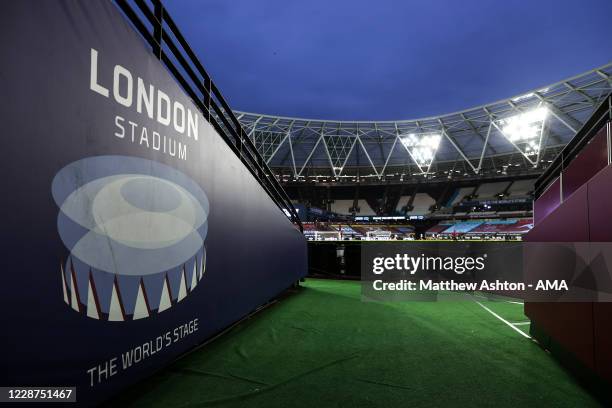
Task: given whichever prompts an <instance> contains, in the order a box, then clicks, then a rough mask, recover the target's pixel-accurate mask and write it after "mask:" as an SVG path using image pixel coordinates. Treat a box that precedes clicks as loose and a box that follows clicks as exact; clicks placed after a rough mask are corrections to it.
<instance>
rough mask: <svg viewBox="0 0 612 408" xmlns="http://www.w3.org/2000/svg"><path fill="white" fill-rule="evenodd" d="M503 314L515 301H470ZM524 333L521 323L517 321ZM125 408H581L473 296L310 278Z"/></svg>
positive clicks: (556, 373) (574, 389)
mask: <svg viewBox="0 0 612 408" xmlns="http://www.w3.org/2000/svg"><path fill="white" fill-rule="evenodd" d="M478 301H480V302H481V303H482V304H483V305H485V306H487V307H488V308H489V309H491V310H492V311H494V312H495V313H496V314H498V315H499V316H500V317H502V318H504V319H505V320H507V321H509V322H511V323H515V322H525V321H526V320H527V319H526V317H525V316H524V315H523V306H522V305H520V304H513V303H507V302H503V301H496V302H495V301H488V300H487V299H483V298H480V299H478ZM517 327H520V328H521V330H522V331H524V332H528V328H529V326H528V325H524V326H517ZM109 405H112V406H118V405H121V406H133V407H198V406H200V407H209V406H218V407H349V408H358V407H481V406H482V407H496V408H501V407H549V406H551V407H552V406H554V407H588V406H598V403H597V402H596V401H595V400H594V399H593V398H592V397H591V396H590V395H589V394H587V393H586V392H585V391H584V390H582V389H581V388H580V387H579V386H578V385H577V384H576V382H575V381H574V380H573V379H572V377H571V376H570V375H569V374H567V373H566V372H565V371H564V370H563V369H562V368H561V367H560V366H559V365H558V364H557V363H556V362H555V361H554V360H553V359H552V358H551V357H550V355H548V354H547V353H546V352H545V351H543V350H542V349H541V348H540V347H538V345H537V344H536V343H534V342H533V341H532V340H530V339H528V338H525V337H523V336H522V335H521V334H519V333H517V332H516V331H514V330H513V329H512V328H510V327H509V326H508V325H506V324H505V323H504V322H502V321H501V320H499V319H498V318H496V317H494V316H493V315H492V314H491V313H490V312H488V311H487V310H485V309H484V308H483V307H481V306H480V305H479V304H478V303H476V302H473V301H461V302H405V303H401V302H392V303H375V302H362V301H361V292H360V283H359V282H350V281H333V280H308V281H307V282H306V283H304V284H303V286H302V288H301V289H300V290H299V291H298V293H295V294H293V295H291V296H289V297H286V298H284V299H282V300H281V301H280V302H279V303H278V304H276V305H274V306H273V307H271V308H269V309H268V310H266V311H264V312H262V313H260V314H258V315H256V316H255V317H253V318H252V319H250V320H248V321H246V322H244V323H242V324H241V325H239V326H237V327H236V328H235V329H233V330H232V331H231V332H229V333H227V334H226V335H224V336H222V337H221V338H219V339H218V340H216V341H214V342H213V343H211V344H209V345H207V346H206V347H204V348H202V349H200V350H198V351H196V352H194V353H192V354H190V355H188V356H186V357H185V358H183V359H181V360H179V361H178V362H176V363H174V364H173V365H171V366H170V367H168V368H167V369H165V370H164V371H162V372H160V373H158V374H157V375H155V376H154V377H152V378H151V379H149V380H147V381H145V382H143V383H141V384H139V385H138V386H136V387H134V388H132V389H131V390H129V391H128V392H126V393H124V394H123V395H121V396H119V398H117V399H115V400H113V401H112V402H111V403H110V404H109Z"/></svg>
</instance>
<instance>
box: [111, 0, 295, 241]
mask: <svg viewBox="0 0 612 408" xmlns="http://www.w3.org/2000/svg"><path fill="white" fill-rule="evenodd" d="M115 2H116V3H117V5H118V6H119V7H120V8H121V10H122V11H123V12H124V13H125V15H126V17H127V18H128V19H129V20H130V22H131V23H132V24H133V25H134V27H135V28H136V29H137V30H138V32H140V34H141V35H142V37H143V38H144V39H145V40H146V41H147V42H148V43H149V45H150V46H151V48H152V51H153V54H154V55H155V56H157V58H159V59H160V60H161V61H162V62H163V63H164V64H165V65H166V67H167V68H168V70H169V71H170V72H171V73H172V75H173V76H174V78H175V79H176V80H177V81H178V82H179V84H180V85H181V86H182V87H183V90H185V92H187V94H188V95H189V96H190V97H191V98H192V100H193V102H194V103H195V104H196V105H197V106H198V107H199V108H200V109H201V110H202V112H203V113H204V115H205V116H206V118H207V120H208V122H210V124H211V125H212V126H213V127H214V128H215V130H216V131H217V132H218V133H219V135H221V137H222V138H223V140H225V141H226V142H227V144H228V145H229V146H230V148H232V150H233V151H234V153H236V155H238V157H240V159H241V160H242V162H243V163H244V165H245V166H246V167H247V168H248V169H249V170H250V171H251V173H252V174H253V175H254V176H255V178H257V180H259V182H260V183H261V185H262V186H263V187H264V188H265V189H266V191H267V192H268V194H270V197H271V198H272V199H273V200H274V201H275V202H276V204H277V205H278V206H279V208H281V209H282V210H286V211H287V214H288V216H289V217H290V218H291V220H292V221H293V222H294V223H296V224H297V225H298V226H299V228H300V231H302V230H303V228H302V223H301V221H300V219H299V217H298V215H297V212H296V210H295V208H294V206H293V203H292V202H291V200H290V199H289V196H288V195H287V193H286V192H285V190H284V189H283V188H282V187H281V185H280V183H279V182H278V180H277V179H276V177H275V176H274V173H273V172H272V170H270V168H269V167H268V165H267V163H266V162H265V160H264V159H263V157H262V156H261V155H260V153H259V151H258V150H257V149H256V148H255V145H254V144H253V141H252V140H251V139H250V138H249V137H247V136H246V132H245V131H244V129H243V128H242V125H241V124H240V122H239V121H238V119H237V118H236V116H235V115H234V112H233V111H232V109H231V108H230V107H229V105H228V104H227V102H226V101H225V99H224V98H223V95H222V94H221V92H220V91H219V89H218V88H217V87H216V85H215V84H214V82H213V81H212V80H211V78H210V76H209V75H208V73H207V72H206V70H205V69H204V66H203V65H202V63H201V62H200V60H199V59H198V57H197V56H196V55H195V53H194V52H193V50H192V49H191V46H190V45H189V43H188V42H187V40H186V39H185V37H183V34H182V33H181V32H180V30H179V29H178V27H177V25H176V23H175V22H174V20H173V19H172V17H171V16H170V14H169V13H168V11H167V10H166V8H165V7H164V5H163V4H162V2H161V1H160V0H151V1H150V2H147V1H145V0H134V1H127V0H115ZM132 4H134V5H136V7H137V8H135V7H134V6H132ZM138 11H139V12H140V14H139V13H138ZM140 16H143V17H144V20H143V19H142V18H141V17H140ZM145 21H146V22H148V23H149V24H150V25H151V28H147V25H146V24H145ZM166 28H167V29H168V30H166ZM173 38H175V39H176V42H175V41H174V40H173ZM176 43H178V45H177V44H176Z"/></svg>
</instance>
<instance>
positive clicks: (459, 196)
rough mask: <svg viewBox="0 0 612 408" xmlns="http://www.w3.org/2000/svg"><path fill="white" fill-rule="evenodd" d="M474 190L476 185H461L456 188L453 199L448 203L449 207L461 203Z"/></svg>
mask: <svg viewBox="0 0 612 408" xmlns="http://www.w3.org/2000/svg"><path fill="white" fill-rule="evenodd" d="M473 191H474V187H461V188H459V189H457V190H456V192H455V194H454V195H453V196H452V199H451V200H450V201H449V202H448V203H447V207H452V206H453V205H456V204H459V203H460V202H461V201H463V199H464V198H465V196H467V195H469V194H472V192H473Z"/></svg>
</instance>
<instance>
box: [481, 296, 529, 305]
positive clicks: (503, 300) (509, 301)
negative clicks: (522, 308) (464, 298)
mask: <svg viewBox="0 0 612 408" xmlns="http://www.w3.org/2000/svg"><path fill="white" fill-rule="evenodd" d="M472 296H474V297H479V298H482V299H489V298H488V297H486V296H482V295H476V294H472ZM499 301H501V302H506V303H513V304H515V305H523V304H524V303H523V302H517V301H514V300H505V299H500V300H499Z"/></svg>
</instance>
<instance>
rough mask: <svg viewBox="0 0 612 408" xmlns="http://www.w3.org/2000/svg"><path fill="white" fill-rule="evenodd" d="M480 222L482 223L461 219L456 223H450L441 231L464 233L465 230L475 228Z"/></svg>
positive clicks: (445, 232)
mask: <svg viewBox="0 0 612 408" xmlns="http://www.w3.org/2000/svg"><path fill="white" fill-rule="evenodd" d="M480 224H482V221H476V220H468V221H461V222H458V223H456V224H453V225H450V226H449V227H448V228H447V229H445V230H444V231H443V233H444V234H453V233H457V234H465V233H466V232H469V231H471V230H472V229H474V228H476V227H477V226H479V225H480Z"/></svg>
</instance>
